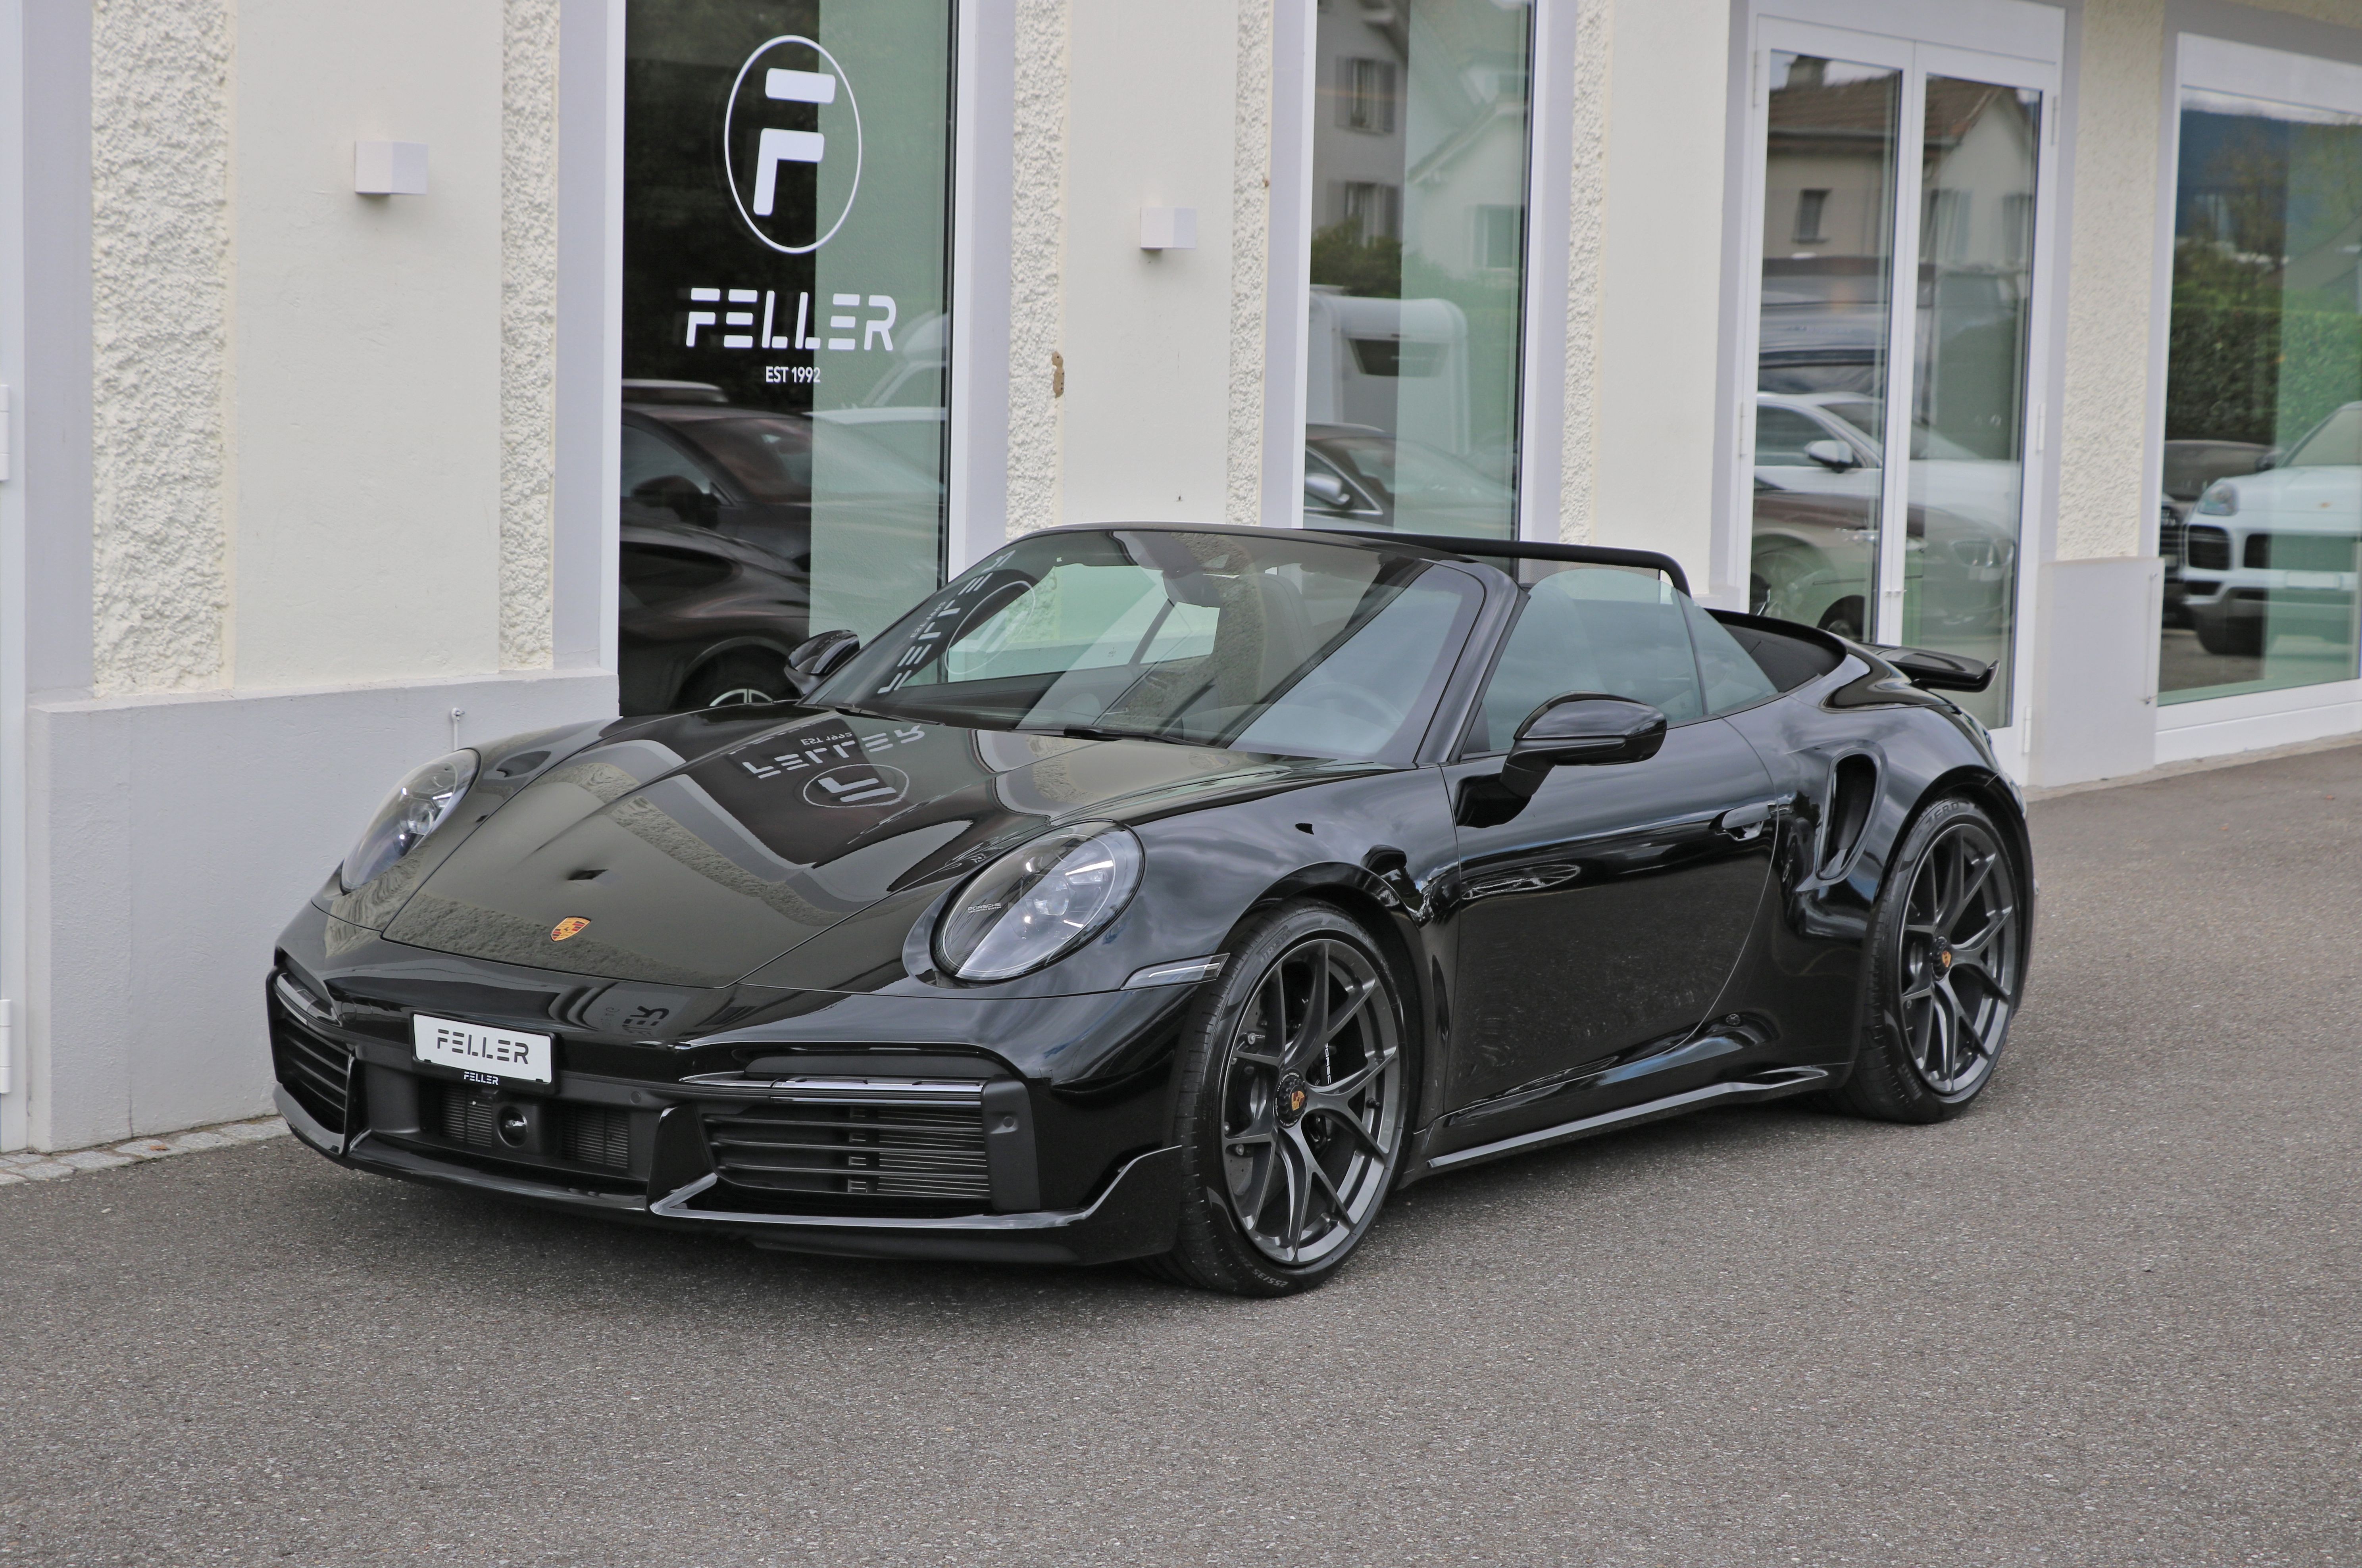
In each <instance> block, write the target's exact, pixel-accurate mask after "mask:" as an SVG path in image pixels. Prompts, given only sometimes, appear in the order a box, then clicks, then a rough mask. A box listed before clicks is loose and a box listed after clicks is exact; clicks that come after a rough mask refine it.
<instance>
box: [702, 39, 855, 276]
mask: <svg viewBox="0 0 2362 1568" xmlns="http://www.w3.org/2000/svg"><path fill="white" fill-rule="evenodd" d="M840 102H841V103H842V104H843V105H844V108H845V110H846V116H842V117H833V118H843V117H849V118H850V119H851V121H852V125H853V135H852V138H851V143H852V145H850V146H846V145H844V142H845V138H844V137H843V136H842V135H841V134H840V135H839V137H838V138H837V140H836V141H835V143H834V144H832V143H831V141H830V138H828V136H826V135H825V134H823V133H822V131H821V129H820V128H819V127H820V120H821V110H822V108H824V107H827V106H829V105H834V104H837V103H840ZM722 149H723V168H724V170H725V171H727V173H728V175H729V178H730V196H731V199H732V200H733V201H734V202H736V203H737V204H738V215H739V216H740V217H742V218H745V220H746V226H747V227H748V228H750V229H752V230H754V231H755V237H756V238H757V239H759V240H761V241H762V242H763V243H764V244H766V245H767V246H769V247H770V248H772V249H774V250H777V251H779V252H781V253H782V254H784V255H789V256H801V255H805V254H807V253H808V252H811V251H814V250H818V249H819V248H821V247H822V246H823V245H826V244H827V243H828V242H829V240H830V239H831V238H832V237H834V235H835V233H836V231H837V230H838V229H840V228H842V227H843V226H844V220H845V217H846V216H847V215H849V214H850V213H851V212H852V211H853V200H854V197H855V196H856V195H857V194H859V193H860V190H861V106H860V105H858V104H856V103H855V102H854V98H853V83H850V82H848V81H847V80H845V75H844V67H842V66H840V65H839V64H837V62H836V57H835V56H834V55H833V54H831V53H829V52H828V50H824V49H822V48H821V46H820V45H818V44H816V43H814V42H813V41H812V40H811V39H807V38H801V37H799V36H797V35H796V34H793V33H789V34H785V35H783V36H781V37H779V38H776V39H771V40H770V41H769V42H768V43H767V44H764V45H763V46H762V47H761V48H760V49H757V50H756V51H755V52H754V53H752V54H750V55H748V56H747V57H746V63H745V64H744V65H742V66H740V67H739V68H738V80H737V82H736V83H734V84H733V85H732V87H731V89H730V108H729V111H728V114H727V115H726V116H725V117H724V119H723V127H722ZM823 162H826V163H831V164H833V165H836V166H839V167H846V168H849V169H850V170H851V175H850V177H849V178H847V179H845V180H844V200H843V201H842V202H838V201H836V200H834V199H833V198H832V199H828V200H827V203H826V210H823V207H822V200H823V197H822V182H821V180H820V178H819V174H820V167H821V165H822V163H823ZM804 187H809V189H810V190H811V196H810V198H809V199H808V200H797V199H795V198H796V196H798V195H800V191H801V188H804Z"/></svg>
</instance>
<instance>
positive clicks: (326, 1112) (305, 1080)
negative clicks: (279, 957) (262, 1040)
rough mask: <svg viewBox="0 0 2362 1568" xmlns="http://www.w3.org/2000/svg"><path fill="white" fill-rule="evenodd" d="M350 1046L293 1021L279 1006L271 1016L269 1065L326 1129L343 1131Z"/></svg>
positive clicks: (350, 1063)
mask: <svg viewBox="0 0 2362 1568" xmlns="http://www.w3.org/2000/svg"><path fill="white" fill-rule="evenodd" d="M352 1061H353V1053H352V1047H350V1046H349V1045H347V1044H345V1043H343V1042H342V1041H338V1040H332V1039H330V1038H328V1037H327V1036H326V1035H325V1034H315V1033H314V1032H312V1031H311V1030H309V1029H306V1028H304V1026H303V1025H301V1024H299V1023H296V1022H294V1021H292V1019H289V1018H288V1017H287V1016H285V1015H284V1014H283V1013H281V1012H280V1011H279V1010H278V1009H276V1008H274V1009H272V1017H271V1020H270V1065H271V1067H272V1069H273V1070H274V1071H275V1072H276V1073H277V1074H278V1077H279V1082H280V1085H281V1087H282V1088H285V1089H286V1090H287V1092H288V1094H290V1095H291V1096H292V1097H293V1098H294V1100H295V1103H296V1104H298V1105H300V1106H302V1107H303V1108H304V1110H306V1111H309V1112H310V1113H311V1117H312V1120H313V1121H316V1122H318V1123H319V1124H320V1125H321V1126H323V1127H325V1128H326V1129H327V1130H328V1131H329V1132H335V1133H337V1134H339V1135H341V1134H342V1133H343V1132H344V1131H345V1076H346V1074H347V1072H348V1070H349V1069H350V1068H351V1066H352Z"/></svg>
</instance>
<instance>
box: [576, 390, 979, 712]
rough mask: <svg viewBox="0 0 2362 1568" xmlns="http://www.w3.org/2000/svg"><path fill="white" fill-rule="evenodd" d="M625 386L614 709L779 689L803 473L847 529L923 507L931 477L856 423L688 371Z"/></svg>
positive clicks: (792, 607) (795, 615) (799, 613)
mask: <svg viewBox="0 0 2362 1568" xmlns="http://www.w3.org/2000/svg"><path fill="white" fill-rule="evenodd" d="M624 398H625V402H624V421H623V452H622V478H621V484H620V489H621V491H622V495H623V500H622V513H623V515H622V523H623V528H624V552H623V558H622V561H621V572H622V588H623V594H622V600H621V604H620V607H619V613H618V631H619V633H620V639H621V642H620V657H621V661H622V668H621V670H620V672H619V674H620V679H621V684H622V700H623V711H624V712H625V713H647V712H666V711H668V710H670V709H673V708H677V707H683V706H688V707H701V706H704V705H705V704H706V703H707V702H709V701H712V700H714V699H715V698H716V697H717V696H720V697H723V698H727V699H729V700H733V701H749V700H753V698H754V697H755V696H756V694H760V696H761V697H762V698H763V699H765V700H769V699H776V698H778V697H781V696H785V695H786V694H787V692H788V690H789V688H788V687H787V685H786V684H785V677H784V676H783V674H782V673H781V666H780V660H781V659H782V658H783V657H785V655H786V653H787V651H788V650H789V649H790V648H792V647H794V646H796V644H798V643H799V642H801V641H802V640H803V639H804V637H805V635H806V634H807V632H808V631H809V624H808V622H809V612H810V607H811V595H810V584H811V538H812V523H813V513H814V506H813V500H812V492H813V479H814V474H815V471H817V472H818V473H819V475H820V476H821V480H822V493H823V494H824V495H826V496H827V497H828V498H829V499H828V501H827V502H825V503H824V505H825V506H827V507H833V509H834V511H833V513H832V515H834V516H836V517H838V518H839V519H840V520H844V521H845V522H846V525H848V526H853V527H857V526H859V519H860V517H861V515H862V514H863V513H865V512H866V513H870V514H872V515H874V516H877V518H879V519H880V520H881V523H882V522H884V521H885V520H887V519H889V518H890V517H891V515H892V514H893V513H895V512H896V511H897V510H900V511H909V510H911V509H912V508H919V509H928V508H933V506H934V505H935V504H936V502H937V497H938V495H939V493H940V487H939V486H938V485H937V484H936V483H935V481H934V480H933V479H932V478H930V477H928V476H927V475H926V474H923V473H922V472H920V471H919V470H917V469H914V468H912V467H911V465H910V464H908V463H906V462H904V461H902V460H901V459H900V458H898V457H897V456H895V454H894V453H893V452H892V451H891V450H889V448H887V447H883V446H881V445H879V444H878V443H877V441H876V440H875V439H873V438H872V437H871V436H869V435H868V434H866V432H864V431H862V430H859V429H855V428H850V427H846V426H843V425H833V424H821V423H818V422H816V421H815V420H813V419H812V418H811V417H808V416H806V415H803V414H786V413H776V412H773V411H770V410H766V409H750V408H740V407H734V406H732V405H731V404H729V403H726V402H725V401H723V394H722V392H721V391H720V389H718V388H715V387H712V386H707V385H704V384H702V383H700V382H692V381H662V382H656V381H626V382H625V383H624ZM936 428H939V426H938V427H936ZM651 530H653V531H654V532H650V531H651ZM692 557H693V558H695V564H692V562H691V558H692Z"/></svg>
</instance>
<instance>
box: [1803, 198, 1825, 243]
mask: <svg viewBox="0 0 2362 1568" xmlns="http://www.w3.org/2000/svg"><path fill="white" fill-rule="evenodd" d="M1828 208H1829V193H1827V191H1799V192H1797V193H1796V234H1795V240H1796V243H1797V244H1799V245H1818V244H1820V243H1821V242H1822V241H1823V240H1825V239H1827V237H1828V236H1827V235H1825V234H1823V233H1822V232H1821V218H1822V216H1823V215H1825V214H1826V213H1827V211H1828Z"/></svg>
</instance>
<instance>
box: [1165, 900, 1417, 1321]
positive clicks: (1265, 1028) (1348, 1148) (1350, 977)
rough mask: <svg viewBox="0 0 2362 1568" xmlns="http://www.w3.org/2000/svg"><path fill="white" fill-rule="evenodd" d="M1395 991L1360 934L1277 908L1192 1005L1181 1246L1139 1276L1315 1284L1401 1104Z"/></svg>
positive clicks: (1388, 1165)
mask: <svg viewBox="0 0 2362 1568" xmlns="http://www.w3.org/2000/svg"><path fill="white" fill-rule="evenodd" d="M1403 1033H1404V1027H1403V1009H1402V1000H1401V996H1400V992H1399V989H1398V988H1397V986H1396V980H1395V977H1394V976H1393V974H1392V972H1391V971H1390V970H1389V969H1388V967H1387V966H1386V964H1385V960H1384V959H1383V958H1381V957H1380V956H1379V955H1378V948H1377V944H1375V943H1374V941H1373V940H1372V939H1371V937H1370V935H1369V933H1367V932H1366V931H1364V930H1363V928H1362V927H1361V925H1360V924H1359V923H1358V922H1355V921H1353V920H1352V919H1351V918H1350V917H1348V916H1346V915H1345V914H1344V913H1342V912H1341V911H1338V910H1335V909H1332V908H1330V907H1329V906H1327V905H1323V904H1297V905H1291V906H1287V907H1285V908H1283V909H1281V910H1280V911H1277V912H1276V913H1275V914H1274V915H1273V916H1271V917H1269V918H1268V919H1266V920H1264V922H1262V923H1261V924H1260V925H1258V926H1256V927H1255V928H1253V931H1252V932H1251V933H1250V934H1248V935H1247V937H1246V938H1245V939H1244V940H1243V941H1242V942H1241V943H1240V944H1238V945H1237V947H1236V948H1235V949H1234V950H1233V951H1232V953H1231V962H1230V963H1229V965H1228V966H1226V967H1225V969H1224V971H1223V974H1222V977H1221V978H1220V980H1219V981H1217V982H1216V983H1215V984H1214V985H1213V986H1211V987H1209V988H1208V992H1207V994H1206V995H1205V996H1204V997H1202V998H1201V999H1199V1000H1198V1004H1197V1006H1196V1007H1195V1008H1194V1009H1193V1010H1191V1013H1190V1016H1189V1021H1188V1023H1187V1025H1186V1026H1185V1029H1184V1032H1183V1037H1182V1044H1181V1055H1180V1064H1181V1081H1180V1085H1179V1090H1180V1092H1179V1097H1178V1099H1179V1103H1178V1110H1177V1114H1178V1118H1179V1126H1178V1128H1177V1129H1176V1132H1177V1135H1178V1142H1179V1143H1180V1144H1181V1147H1182V1151H1183V1160H1184V1169H1185V1176H1184V1182H1183V1191H1184V1193H1185V1194H1186V1196H1185V1197H1184V1198H1183V1200H1182V1210H1181V1225H1180V1231H1179V1237H1178V1244H1177V1245H1175V1248H1174V1250H1173V1251H1172V1252H1171V1253H1168V1254H1166V1255H1165V1256H1164V1257H1163V1258H1160V1259H1157V1260H1155V1261H1154V1263H1153V1264H1152V1265H1151V1268H1152V1272H1153V1273H1156V1274H1158V1275H1163V1276H1164V1277H1166V1278H1169V1279H1174V1280H1175V1281H1178V1282H1182V1283H1186V1284H1190V1285H1195V1286H1200V1287H1202V1288H1205V1289H1208V1290H1220V1291H1226V1292H1229V1293H1230V1294H1232V1295H1237V1296H1285V1295H1288V1294H1290V1293H1291V1292H1294V1291H1298V1290H1307V1289H1309V1288H1311V1287H1312V1286H1316V1285H1319V1284H1320V1283H1321V1282H1322V1281H1323V1280H1325V1279H1327V1278H1328V1277H1329V1276H1330V1275H1331V1274H1334V1273H1335V1272H1336V1271H1337V1269H1338V1267H1339V1266H1340V1265H1341V1264H1343V1263H1344V1261H1345V1259H1346V1258H1347V1256H1349V1255H1350V1254H1351V1253H1352V1251H1353V1249H1354V1248H1355V1247H1357V1246H1359V1245H1360V1244H1361V1242H1362V1238H1363V1236H1365V1235H1367V1234H1368V1233H1369V1230H1370V1226H1371V1224H1372V1223H1373V1222H1374V1220H1376V1219H1377V1217H1378V1210H1379V1209H1380V1208H1381V1207H1382V1206H1383V1205H1384V1204H1385V1197H1386V1191H1387V1189H1388V1188H1389V1187H1391V1186H1392V1185H1393V1183H1394V1178H1395V1175H1396V1171H1397V1170H1398V1169H1399V1167H1400V1165H1401V1161H1402V1148H1403V1138H1404V1132H1405V1129H1406V1128H1407V1124H1408V1113H1409V1110H1410V1106H1409V1099H1410V1084H1411V1082H1412V1081H1413V1080H1412V1078H1411V1076H1410V1073H1409V1071H1408V1067H1407V1059H1406V1058H1407V1052H1406V1049H1405V1043H1404V1039H1403Z"/></svg>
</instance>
